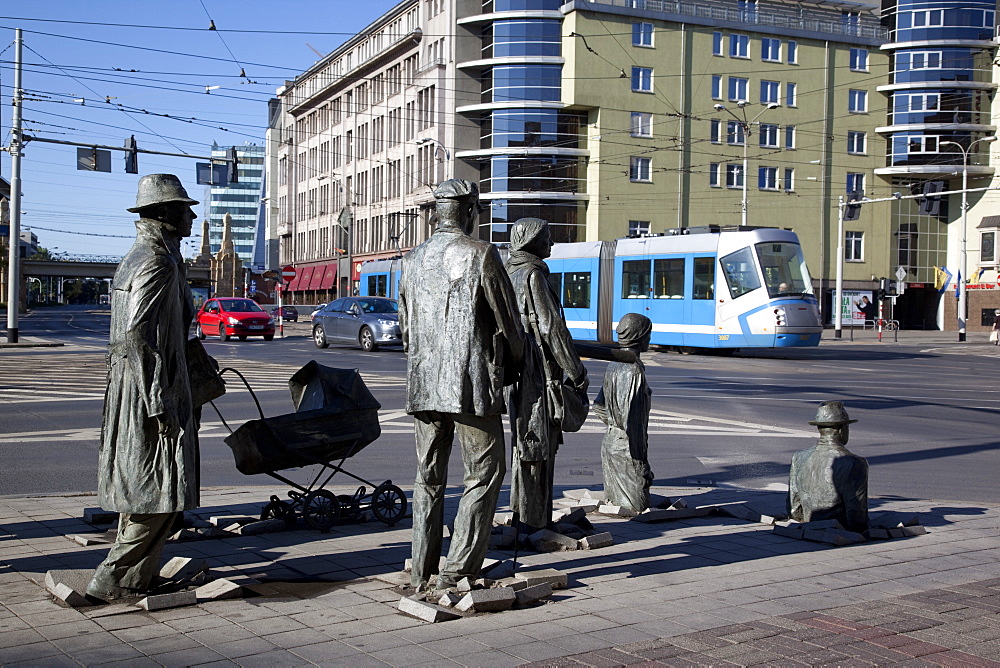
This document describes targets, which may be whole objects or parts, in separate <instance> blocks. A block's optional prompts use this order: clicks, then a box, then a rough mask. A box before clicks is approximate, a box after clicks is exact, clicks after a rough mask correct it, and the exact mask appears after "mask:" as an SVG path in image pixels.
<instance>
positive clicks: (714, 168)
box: [708, 162, 719, 188]
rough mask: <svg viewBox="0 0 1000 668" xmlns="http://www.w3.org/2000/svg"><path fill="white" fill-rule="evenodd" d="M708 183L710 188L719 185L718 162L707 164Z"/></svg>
mask: <svg viewBox="0 0 1000 668" xmlns="http://www.w3.org/2000/svg"><path fill="white" fill-rule="evenodd" d="M708 185H709V186H711V187H712V188H718V187H719V163H717V162H712V163H709V165H708Z"/></svg>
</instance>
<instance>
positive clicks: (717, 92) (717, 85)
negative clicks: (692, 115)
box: [712, 74, 722, 100]
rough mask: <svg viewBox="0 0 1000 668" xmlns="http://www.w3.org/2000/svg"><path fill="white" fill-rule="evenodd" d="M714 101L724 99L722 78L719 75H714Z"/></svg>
mask: <svg viewBox="0 0 1000 668" xmlns="http://www.w3.org/2000/svg"><path fill="white" fill-rule="evenodd" d="M712 99H713V100H721V99H722V76H721V75H719V74H713V75H712Z"/></svg>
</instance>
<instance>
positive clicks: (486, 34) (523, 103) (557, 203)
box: [479, 0, 587, 243]
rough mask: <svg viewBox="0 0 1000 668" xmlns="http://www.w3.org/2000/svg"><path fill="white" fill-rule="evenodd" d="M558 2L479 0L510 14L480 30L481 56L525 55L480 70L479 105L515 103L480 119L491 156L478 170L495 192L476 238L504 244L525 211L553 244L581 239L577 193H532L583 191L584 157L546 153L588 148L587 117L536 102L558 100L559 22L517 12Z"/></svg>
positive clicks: (486, 189) (489, 9)
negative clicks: (544, 226)
mask: <svg viewBox="0 0 1000 668" xmlns="http://www.w3.org/2000/svg"><path fill="white" fill-rule="evenodd" d="M562 2H563V0H484V2H483V4H482V7H483V13H484V14H491V13H497V14H501V15H502V14H503V13H504V12H510V13H511V16H510V18H506V17H503V16H498V17H497V18H496V19H495V20H493V21H492V22H491V23H490V24H489V25H487V26H485V27H484V28H483V30H482V58H483V59H493V58H518V59H524V60H527V62H518V63H510V64H507V63H502V64H496V65H492V66H488V67H484V68H482V70H481V71H480V73H479V79H480V82H481V86H482V87H481V92H482V94H481V102H482V103H483V104H498V105H504V106H505V107H510V106H511V103H516V104H515V106H514V108H504V109H494V110H490V111H487V112H484V113H482V115H481V116H480V118H479V122H480V126H481V128H482V132H481V135H480V137H481V138H480V148H482V149H492V150H493V151H495V153H496V155H491V156H490V157H489V158H488V159H486V161H485V162H484V163H483V166H482V168H481V172H480V190H481V191H482V192H483V193H484V194H486V195H488V194H493V193H495V194H497V195H498V197H499V198H498V199H489V198H484V199H486V200H487V201H489V203H490V207H489V209H487V210H485V211H484V212H483V214H482V216H481V218H480V231H481V233H480V238H483V239H488V240H490V241H492V242H493V243H506V242H508V241H509V240H510V234H509V229H510V225H511V224H512V223H513V222H514V221H516V220H517V219H518V218H523V217H528V216H531V217H540V218H545V219H546V220H548V221H549V223H550V227H551V231H552V238H553V240H554V241H557V242H571V241H579V240H581V239H582V234H581V233H580V229H581V222H582V221H583V213H582V212H583V207H584V202H583V198H582V197H581V199H580V200H579V201H573V200H569V201H567V200H566V199H548V198H545V197H539V196H537V195H534V194H535V193H559V194H561V195H563V196H564V197H565V196H567V195H568V196H570V197H572V196H573V195H574V194H580V195H582V194H583V193H584V192H585V190H586V164H585V158H582V157H578V156H566V155H561V154H560V153H559V152H558V151H552V152H551V153H549V152H547V151H546V150H545V149H580V148H586V146H585V139H584V137H585V133H584V131H583V128H584V127H585V126H586V121H587V119H586V114H580V113H573V112H566V111H562V110H559V109H552V108H549V107H545V106H542V105H540V104H537V103H553V102H559V101H560V100H561V98H562V65H559V64H553V63H552V62H551V59H552V58H553V57H558V56H560V55H562V44H561V40H562V21H561V20H559V19H550V18H544V19H543V18H525V17H519V16H517V13H520V12H524V11H535V10H549V11H558V10H559V7H560V6H561V5H562ZM533 59H537V62H531V61H532V60H533ZM545 60H549V61H550V62H544V61H545ZM525 149H531V151H530V154H528V155H525V153H526V151H525ZM514 194H516V195H517V197H516V198H515V197H514ZM533 195H534V196H533Z"/></svg>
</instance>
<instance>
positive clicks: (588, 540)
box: [580, 531, 615, 550]
mask: <svg viewBox="0 0 1000 668" xmlns="http://www.w3.org/2000/svg"><path fill="white" fill-rule="evenodd" d="M614 544H615V539H614V537H613V536H612V535H611V533H610V532H607V531H605V532H603V533H597V534H594V535H593V536H586V537H584V538H581V539H580V549H581V550H596V549H599V548H602V547H608V546H609V545H614Z"/></svg>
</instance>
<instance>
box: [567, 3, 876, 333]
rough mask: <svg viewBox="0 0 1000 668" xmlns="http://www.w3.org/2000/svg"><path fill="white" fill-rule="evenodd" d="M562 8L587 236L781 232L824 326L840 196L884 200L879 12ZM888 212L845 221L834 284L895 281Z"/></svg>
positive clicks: (869, 8)
mask: <svg viewBox="0 0 1000 668" xmlns="http://www.w3.org/2000/svg"><path fill="white" fill-rule="evenodd" d="M562 12H563V13H564V15H565V18H564V20H563V56H564V58H565V61H566V62H565V65H564V66H563V87H562V96H563V100H562V101H563V102H564V103H565V104H566V105H567V107H568V109H570V110H577V111H582V112H586V126H585V130H583V132H585V133H586V147H587V148H588V149H589V158H588V161H587V166H586V193H587V195H588V202H587V205H586V214H585V228H586V233H585V236H586V238H587V239H588V240H593V239H610V238H615V237H621V236H626V235H636V234H647V233H648V234H656V233H662V232H664V231H665V230H666V229H669V228H677V227H690V226H700V225H723V226H734V225H740V224H748V225H751V226H777V227H784V228H790V229H792V230H794V231H795V232H796V233H797V234H798V236H799V238H800V240H801V242H802V245H803V249H804V251H805V254H806V260H807V262H808V264H809V267H810V271H811V272H812V275H813V279H814V287H815V289H816V293H817V295H818V296H820V297H821V304H823V305H824V313H825V314H827V316H828V317H829V314H830V313H831V309H830V304H831V296H832V291H833V286H834V276H835V273H836V258H837V228H838V202H839V200H840V198H841V197H844V198H845V199H846V198H847V197H848V196H849V193H851V192H857V193H863V195H864V196H866V197H868V198H870V199H871V198H878V197H889V196H891V195H892V193H891V191H890V186H889V184H888V182H887V181H885V180H883V179H879V178H877V177H876V176H875V169H876V168H879V167H882V166H884V165H885V141H884V139H883V138H882V137H880V136H879V135H877V134H876V132H875V129H876V127H879V126H881V125H883V124H884V123H885V117H886V101H885V97H884V96H883V95H881V94H880V93H878V92H877V87H878V86H879V85H880V84H883V83H884V82H885V81H886V77H887V74H888V65H889V58H888V56H887V55H885V54H884V53H883V52H881V51H880V50H879V45H880V44H882V43H884V42H885V41H886V34H887V33H886V31H885V29H884V28H882V26H881V25H880V23H879V19H878V17H877V7H875V6H873V5H865V4H860V3H855V2H798V3H782V2H768V3H766V4H765V3H763V2H761V3H754V2H704V1H702V2H697V3H688V2H650V1H649V0H647V1H646V2H642V3H624V2H621V0H618V1H617V2H612V1H611V0H607V2H604V1H601V0H597V1H594V2H584V1H581V0H577V1H575V2H571V3H567V4H566V5H564V6H563V7H562ZM890 209H891V207H889V206H878V205H874V204H872V205H865V206H863V207H861V208H860V212H859V215H858V217H857V218H856V219H854V220H848V221H846V222H845V223H844V230H845V238H846V243H845V248H844V251H845V265H844V287H845V289H864V290H871V289H872V288H873V287H874V284H873V283H872V280H871V279H872V277H873V276H875V277H881V276H892V275H893V272H894V270H895V264H894V263H893V259H894V258H893V257H892V255H893V253H892V243H893V239H892V235H891V225H890Z"/></svg>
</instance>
